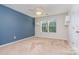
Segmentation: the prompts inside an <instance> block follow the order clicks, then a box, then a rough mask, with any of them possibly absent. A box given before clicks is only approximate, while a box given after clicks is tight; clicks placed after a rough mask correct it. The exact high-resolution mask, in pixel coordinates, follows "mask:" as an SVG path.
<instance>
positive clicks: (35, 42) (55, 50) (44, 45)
mask: <svg viewBox="0 0 79 59" xmlns="http://www.w3.org/2000/svg"><path fill="white" fill-rule="evenodd" d="M0 54H1V55H4V54H5V55H26V54H28V55H29V54H31V55H32V54H35V55H36V54H37V55H38V54H39V55H40V54H52V55H66V54H67V55H71V54H73V51H72V49H71V47H70V46H69V44H68V42H67V41H66V40H60V39H49V38H39V37H35V38H32V39H29V40H23V41H20V42H17V43H15V44H11V45H8V46H4V47H1V48H0Z"/></svg>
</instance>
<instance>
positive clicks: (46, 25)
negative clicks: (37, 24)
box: [41, 19, 56, 32]
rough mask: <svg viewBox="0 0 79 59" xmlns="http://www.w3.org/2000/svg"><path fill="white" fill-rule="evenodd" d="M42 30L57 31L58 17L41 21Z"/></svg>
mask: <svg viewBox="0 0 79 59" xmlns="http://www.w3.org/2000/svg"><path fill="white" fill-rule="evenodd" d="M41 24H42V25H41V29H42V32H56V19H52V20H48V21H47V20H43V21H41Z"/></svg>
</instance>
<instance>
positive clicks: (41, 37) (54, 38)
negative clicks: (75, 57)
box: [35, 36, 67, 40]
mask: <svg viewBox="0 0 79 59" xmlns="http://www.w3.org/2000/svg"><path fill="white" fill-rule="evenodd" d="M35 37H40V38H49V39H57V40H67V39H65V38H64V39H62V38H61V39H60V38H54V37H44V36H35Z"/></svg>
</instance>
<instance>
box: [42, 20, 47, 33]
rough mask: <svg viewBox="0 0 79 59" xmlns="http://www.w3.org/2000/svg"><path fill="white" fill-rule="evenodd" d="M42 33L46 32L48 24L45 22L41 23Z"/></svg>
mask: <svg viewBox="0 0 79 59" xmlns="http://www.w3.org/2000/svg"><path fill="white" fill-rule="evenodd" d="M42 32H48V23H47V22H46V21H42Z"/></svg>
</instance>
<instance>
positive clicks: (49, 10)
mask: <svg viewBox="0 0 79 59" xmlns="http://www.w3.org/2000/svg"><path fill="white" fill-rule="evenodd" d="M5 6H7V7H10V8H12V9H14V10H17V11H19V12H22V13H24V14H27V15H29V16H32V17H36V15H35V11H36V8H42V9H43V10H44V15H43V16H45V15H55V14H60V13H66V12H68V11H69V10H70V9H71V7H72V5H70V4H5Z"/></svg>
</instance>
